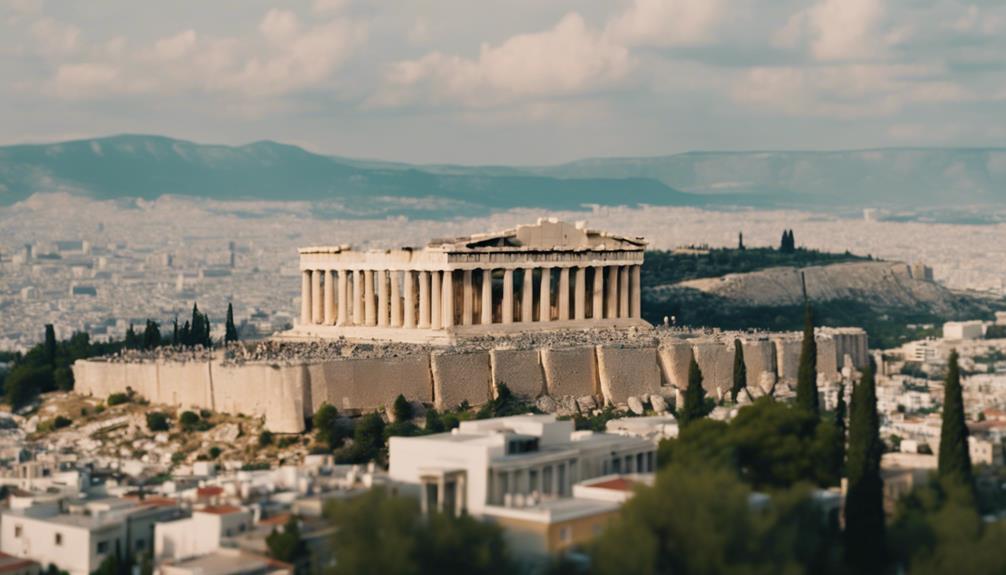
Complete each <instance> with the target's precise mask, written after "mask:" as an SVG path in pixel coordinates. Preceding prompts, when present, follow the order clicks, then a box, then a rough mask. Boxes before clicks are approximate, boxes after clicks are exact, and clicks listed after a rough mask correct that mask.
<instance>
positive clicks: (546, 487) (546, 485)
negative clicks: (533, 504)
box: [541, 465, 552, 495]
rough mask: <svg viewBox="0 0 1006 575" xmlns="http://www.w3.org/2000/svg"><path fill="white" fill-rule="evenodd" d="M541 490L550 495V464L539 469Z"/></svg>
mask: <svg viewBox="0 0 1006 575" xmlns="http://www.w3.org/2000/svg"><path fill="white" fill-rule="evenodd" d="M541 492H542V493H544V494H545V495H552V466H551V465H549V466H548V467H546V468H544V469H542V470H541Z"/></svg>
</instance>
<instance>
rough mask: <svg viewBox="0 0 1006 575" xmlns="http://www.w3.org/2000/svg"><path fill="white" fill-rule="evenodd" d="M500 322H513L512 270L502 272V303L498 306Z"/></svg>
mask: <svg viewBox="0 0 1006 575" xmlns="http://www.w3.org/2000/svg"><path fill="white" fill-rule="evenodd" d="M500 316H501V317H500V320H501V321H502V322H503V323H512V322H513V270H510V269H507V270H503V301H502V302H501V305H500Z"/></svg>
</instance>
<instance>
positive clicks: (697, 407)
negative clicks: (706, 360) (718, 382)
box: [678, 354, 706, 426]
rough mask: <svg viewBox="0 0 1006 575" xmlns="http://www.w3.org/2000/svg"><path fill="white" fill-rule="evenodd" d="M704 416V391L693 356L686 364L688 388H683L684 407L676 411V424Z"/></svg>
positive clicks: (699, 371) (700, 375) (700, 373)
mask: <svg viewBox="0 0 1006 575" xmlns="http://www.w3.org/2000/svg"><path fill="white" fill-rule="evenodd" d="M705 416H706V390H705V389H703V388H702V370H701V369H699V363H698V362H697V361H695V355H694V354H693V355H692V357H691V360H690V361H689V362H688V387H686V388H685V401H684V405H683V406H682V407H681V409H680V410H679V411H678V422H679V423H680V424H681V425H682V426H685V425H688V424H689V423H691V422H693V421H695V420H697V419H701V418H703V417H705Z"/></svg>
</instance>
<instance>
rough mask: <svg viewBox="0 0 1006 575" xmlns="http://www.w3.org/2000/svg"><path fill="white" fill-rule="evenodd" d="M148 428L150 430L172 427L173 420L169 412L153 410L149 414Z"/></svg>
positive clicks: (165, 429)
mask: <svg viewBox="0 0 1006 575" xmlns="http://www.w3.org/2000/svg"><path fill="white" fill-rule="evenodd" d="M147 429H149V430H150V431H154V432H157V431H167V430H169V429H171V421H170V420H169V419H168V414H166V413H161V412H160V411H151V412H150V413H148V414H147Z"/></svg>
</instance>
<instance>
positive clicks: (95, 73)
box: [47, 62, 120, 99]
mask: <svg viewBox="0 0 1006 575" xmlns="http://www.w3.org/2000/svg"><path fill="white" fill-rule="evenodd" d="M119 81H120V77H119V71H118V70H117V69H116V68H115V67H114V66H109V65H107V64H101V63H96V62H85V63H83V64H66V65H62V66H59V67H58V68H57V69H56V73H55V75H54V76H53V78H52V80H51V81H50V82H49V83H48V85H47V91H48V93H49V94H50V95H53V96H55V97H58V98H63V99H90V98H95V97H99V96H102V95H106V94H108V93H109V92H110V91H113V90H115V89H116V85H117V84H118V82H119Z"/></svg>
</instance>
